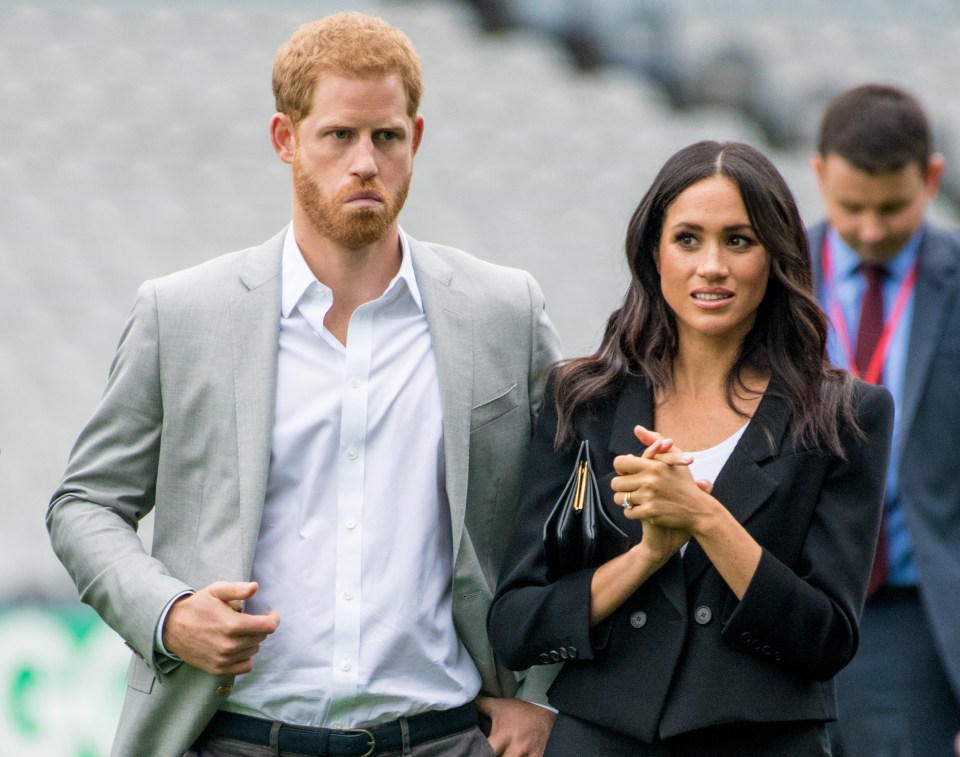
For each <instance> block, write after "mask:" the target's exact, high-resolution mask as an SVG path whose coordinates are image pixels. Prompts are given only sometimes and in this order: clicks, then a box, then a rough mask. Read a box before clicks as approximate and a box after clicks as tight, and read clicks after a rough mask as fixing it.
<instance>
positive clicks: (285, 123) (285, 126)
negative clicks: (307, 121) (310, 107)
mask: <svg viewBox="0 0 960 757" xmlns="http://www.w3.org/2000/svg"><path fill="white" fill-rule="evenodd" d="M270 143H271V144H272V145H273V151H274V152H275V153H276V154H277V157H279V158H280V160H282V161H283V162H284V163H288V164H289V163H293V157H294V155H296V154H297V130H296V128H295V127H294V125H293V121H291V120H290V116H288V115H287V114H286V113H274V114H273V117H272V118H271V119H270Z"/></svg>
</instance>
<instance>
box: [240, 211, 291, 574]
mask: <svg viewBox="0 0 960 757" xmlns="http://www.w3.org/2000/svg"><path fill="white" fill-rule="evenodd" d="M285 233H286V230H284V231H282V232H280V233H279V234H278V235H277V236H275V237H273V239H271V240H269V241H268V242H266V243H265V244H263V245H262V246H260V247H257V248H253V249H251V250H249V251H248V252H247V254H246V256H245V257H244V259H243V261H242V262H241V264H240V280H241V281H242V282H243V284H244V286H245V288H246V290H247V291H246V292H245V293H243V294H241V295H240V296H239V297H237V298H236V299H234V300H233V301H232V302H231V303H230V313H231V332H232V341H233V344H232V347H233V375H234V385H235V395H234V399H235V402H236V418H237V458H238V460H237V463H238V471H239V489H240V525H241V534H242V536H241V538H242V544H241V550H242V551H241V565H242V568H243V574H244V576H249V575H250V570H251V567H252V565H253V554H254V550H255V549H256V545H257V536H258V534H259V531H260V517H261V515H262V512H263V499H264V496H265V493H266V488H267V475H268V473H269V469H270V447H271V436H272V433H273V418H274V412H275V406H276V391H277V351H278V349H277V347H278V339H279V330H280V261H281V257H282V251H283V239H284V234H285Z"/></svg>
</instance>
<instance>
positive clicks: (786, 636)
mask: <svg viewBox="0 0 960 757" xmlns="http://www.w3.org/2000/svg"><path fill="white" fill-rule="evenodd" d="M859 386H860V390H859V391H858V395H859V402H858V405H857V420H858V423H859V426H860V429H861V430H862V432H863V438H862V439H858V438H856V436H855V435H854V433H853V432H852V431H851V430H850V429H847V430H845V431H844V432H843V433H842V435H841V438H842V440H843V443H844V449H845V451H846V453H847V459H846V460H842V459H840V458H838V457H833V458H832V459H831V460H830V462H829V463H828V465H827V468H826V474H825V476H824V479H823V481H822V484H821V486H820V490H819V492H818V495H817V500H816V503H815V506H814V509H813V512H812V516H811V519H810V524H809V528H808V530H807V533H806V536H805V538H804V541H803V544H802V547H801V552H800V554H799V557H798V559H797V560H796V562H795V564H794V566H793V567H790V566H788V565H787V564H785V563H784V562H783V561H782V560H780V559H778V558H777V557H776V556H775V555H774V554H773V553H772V552H770V551H768V550H767V549H764V551H763V554H762V556H761V559H760V564H759V566H758V567H757V571H756V573H755V574H754V577H753V580H752V581H751V583H750V586H749V587H748V589H747V592H746V594H744V596H743V599H742V600H741V601H740V602H739V603H738V604H737V605H736V608H735V609H734V611H733V612H732V613H731V615H730V616H729V618H727V619H726V622H725V626H724V629H723V636H724V638H725V639H726V640H727V641H728V642H729V643H731V644H732V645H733V646H734V647H736V648H738V649H741V650H742V651H745V652H748V653H750V654H753V655H757V656H763V657H764V658H765V659H768V660H770V661H772V662H773V663H774V664H779V665H783V666H785V667H787V668H790V669H792V670H794V671H795V672H796V673H799V674H800V675H802V676H804V677H806V678H811V679H813V680H819V681H825V680H828V679H830V678H832V677H833V676H834V675H836V673H838V672H839V671H840V670H841V669H842V668H843V667H844V666H845V665H846V664H847V663H848V662H849V661H850V660H851V659H852V657H853V655H854V653H855V652H856V649H857V643H858V625H859V619H860V614H861V612H862V611H863V604H864V601H865V597H866V589H867V583H868V580H869V577H870V570H871V567H872V564H873V556H874V551H875V548H876V540H877V534H878V530H879V525H880V517H881V513H882V510H883V490H884V482H885V479H886V471H887V464H888V459H889V455H890V440H891V434H892V428H893V401H892V399H891V397H890V394H889V392H887V391H886V390H885V389H883V388H881V387H868V386H867V385H865V384H860V385H859ZM822 454H827V453H822Z"/></svg>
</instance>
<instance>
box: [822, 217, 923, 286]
mask: <svg viewBox="0 0 960 757" xmlns="http://www.w3.org/2000/svg"><path fill="white" fill-rule="evenodd" d="M828 234H829V238H830V250H831V251H832V252H833V261H834V262H833V266H834V270H835V271H836V276H837V278H838V280H843V279H847V278H852V277H853V276H856V275H858V274H859V268H860V256H859V255H857V253H856V252H854V251H853V250H852V249H851V248H850V247H849V246H848V245H847V243H846V242H844V241H843V239H842V238H841V237H840V235H839V234H838V233H837V232H836V230H835V229H834V228H832V227H831V228H830V230H829V232H828ZM922 238H923V227H922V226H921V227H920V228H919V229H917V230H916V231H915V232H914V233H913V236H911V237H910V239H908V240H907V243H906V244H905V245H904V246H903V247H902V248H901V249H900V251H899V252H897V254H896V255H894V256H893V257H892V258H890V260H888V261H887V263H886V267H887V273H888V276H889V279H892V280H894V281H898V280H900V279H902V278H904V277H905V276H906V275H907V272H908V271H909V270H910V266H912V265H913V261H914V260H916V258H917V253H918V251H919V250H920V241H921V239H922Z"/></svg>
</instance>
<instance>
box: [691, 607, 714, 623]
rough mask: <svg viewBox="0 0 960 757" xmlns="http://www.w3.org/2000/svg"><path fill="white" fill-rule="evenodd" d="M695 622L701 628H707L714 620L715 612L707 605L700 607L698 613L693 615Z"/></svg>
mask: <svg viewBox="0 0 960 757" xmlns="http://www.w3.org/2000/svg"><path fill="white" fill-rule="evenodd" d="M693 618H694V620H696V621H697V623H699V624H700V625H701V626H705V625H706V624H707V623H709V622H710V620H711V618H713V612H711V610H710V608H709V607H707V606H706V605H700V607H698V608H697V611H696V612H695V613H694V614H693Z"/></svg>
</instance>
